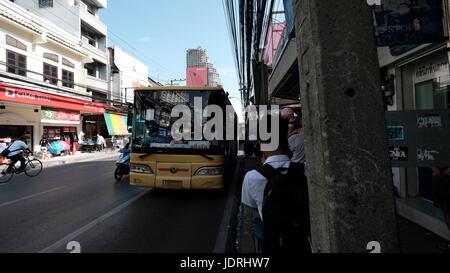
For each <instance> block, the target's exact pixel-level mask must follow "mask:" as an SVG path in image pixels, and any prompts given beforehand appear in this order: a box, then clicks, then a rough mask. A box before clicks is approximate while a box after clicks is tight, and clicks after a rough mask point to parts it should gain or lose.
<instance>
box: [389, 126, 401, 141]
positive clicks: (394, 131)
mask: <svg viewBox="0 0 450 273" xmlns="http://www.w3.org/2000/svg"><path fill="white" fill-rule="evenodd" d="M388 137H389V140H390V141H403V140H405V128H403V126H388Z"/></svg>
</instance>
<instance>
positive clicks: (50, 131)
mask: <svg viewBox="0 0 450 273" xmlns="http://www.w3.org/2000/svg"><path fill="white" fill-rule="evenodd" d="M104 113H105V106H104V104H101V103H95V102H90V101H85V100H81V99H76V98H71V97H63V96H58V95H54V94H48V93H44V92H40V91H36V90H31V89H25V88H21V87H16V86H12V85H4V84H0V126H2V127H1V129H2V130H1V133H0V134H1V135H0V141H1V140H2V139H3V140H9V138H12V139H15V138H19V137H20V136H22V135H28V136H29V138H30V141H29V143H30V146H32V147H33V149H34V151H40V150H41V144H44V145H45V144H46V143H51V142H54V141H62V142H65V143H66V144H67V145H64V146H65V147H69V148H67V152H69V153H73V152H76V151H77V150H78V144H77V143H78V141H79V134H80V133H81V129H82V123H81V115H82V114H97V115H103V114H104ZM5 126H6V127H5ZM19 135H20V136H19Z"/></svg>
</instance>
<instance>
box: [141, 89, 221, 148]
mask: <svg viewBox="0 0 450 273" xmlns="http://www.w3.org/2000/svg"><path fill="white" fill-rule="evenodd" d="M135 97H136V100H135V109H134V123H133V151H134V152H138V153H139V152H141V153H152V152H155V151H163V152H169V153H170V152H177V151H178V152H183V153H203V152H205V151H208V154H211V152H213V153H214V152H216V153H217V152H219V153H220V152H221V151H223V149H224V141H219V140H213V141H208V140H194V137H193V134H194V133H193V131H194V130H193V128H194V127H193V126H194V122H193V118H192V128H191V133H192V141H184V140H183V141H176V140H175V139H174V138H173V137H172V134H171V131H172V125H173V123H174V122H175V121H176V120H177V119H178V118H171V113H172V109H173V108H174V107H175V106H177V105H185V106H188V107H189V108H190V109H191V111H192V113H193V109H194V99H195V98H201V101H202V109H204V108H205V107H206V106H207V105H213V104H214V105H219V106H220V105H223V103H224V102H223V98H224V92H223V91H222V92H221V91H153V90H152V91H147V90H144V91H136V94H135ZM192 116H193V114H192ZM206 122H207V119H205V118H203V124H202V125H201V126H202V128H203V125H204V124H205V123H206ZM197 126H199V125H197ZM183 129H184V128H183Z"/></svg>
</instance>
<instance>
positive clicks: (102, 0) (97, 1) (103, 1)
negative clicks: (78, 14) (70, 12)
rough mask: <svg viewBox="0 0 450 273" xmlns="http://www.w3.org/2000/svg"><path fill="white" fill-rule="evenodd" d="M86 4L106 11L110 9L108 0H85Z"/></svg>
mask: <svg viewBox="0 0 450 273" xmlns="http://www.w3.org/2000/svg"><path fill="white" fill-rule="evenodd" d="M83 1H84V2H88V3H90V4H92V5H94V6H96V7H98V8H100V9H106V8H108V1H107V0H83Z"/></svg>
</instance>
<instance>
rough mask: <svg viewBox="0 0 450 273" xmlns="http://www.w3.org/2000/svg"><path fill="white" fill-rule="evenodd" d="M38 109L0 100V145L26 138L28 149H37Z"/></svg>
mask: <svg viewBox="0 0 450 273" xmlns="http://www.w3.org/2000/svg"><path fill="white" fill-rule="evenodd" d="M39 111H40V107H38V106H31V105H22V104H19V103H11V102H6V101H2V100H0V145H1V146H2V147H3V146H5V145H8V144H9V143H11V142H12V141H15V140H18V139H20V138H21V137H22V136H25V137H26V140H27V144H28V145H29V148H30V149H33V150H37V149H38V148H39V124H40V114H39Z"/></svg>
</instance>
